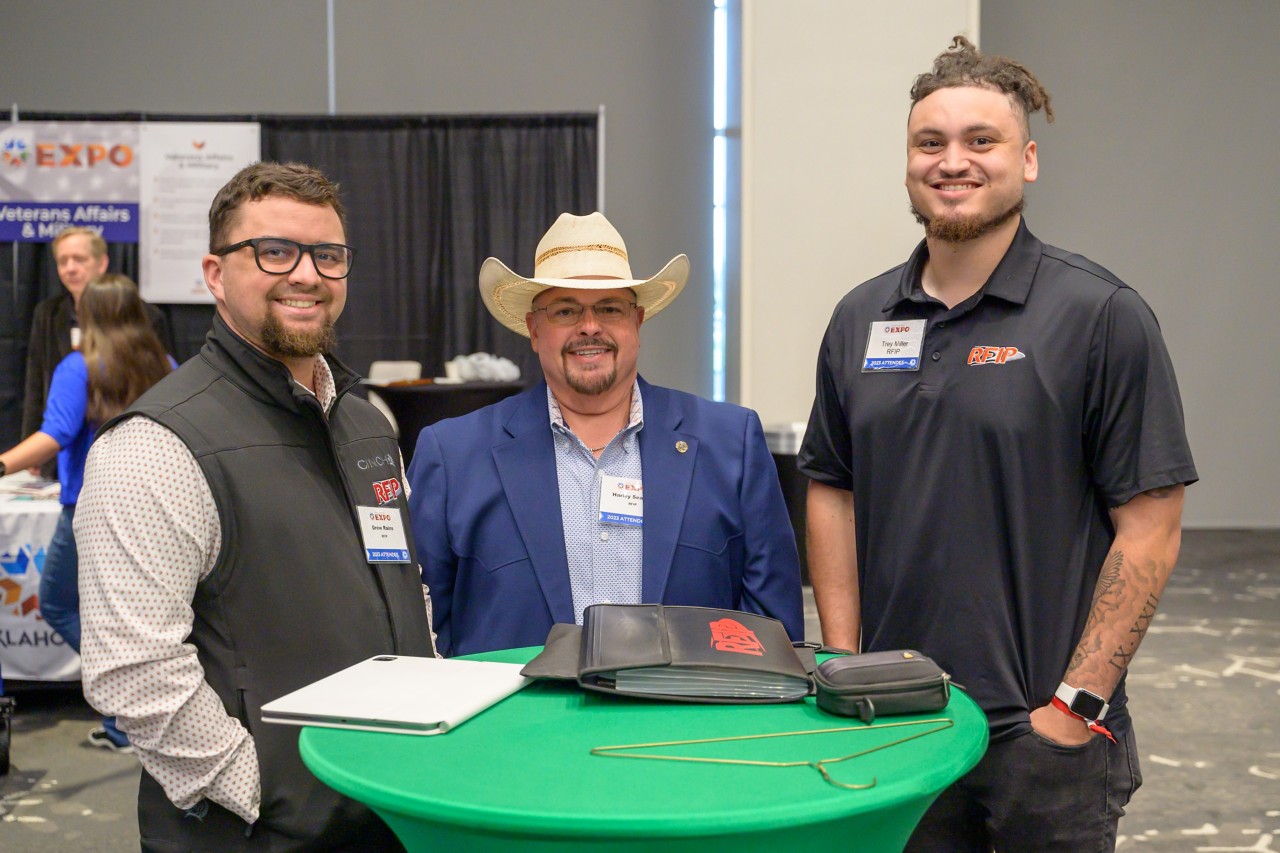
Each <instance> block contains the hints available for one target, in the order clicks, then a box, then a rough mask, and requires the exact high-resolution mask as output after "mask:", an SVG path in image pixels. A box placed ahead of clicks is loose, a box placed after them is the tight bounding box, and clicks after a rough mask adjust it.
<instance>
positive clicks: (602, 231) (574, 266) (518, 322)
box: [480, 212, 689, 338]
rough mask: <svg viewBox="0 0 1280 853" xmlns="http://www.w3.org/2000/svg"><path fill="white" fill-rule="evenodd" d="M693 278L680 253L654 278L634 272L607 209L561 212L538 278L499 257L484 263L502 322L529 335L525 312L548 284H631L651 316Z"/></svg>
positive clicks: (543, 248) (539, 261)
mask: <svg viewBox="0 0 1280 853" xmlns="http://www.w3.org/2000/svg"><path fill="white" fill-rule="evenodd" d="M582 276H608V278H597V279H584V278H582ZM688 279H689V259H688V258H687V257H685V256H684V255H676V256H675V257H674V258H672V259H671V260H670V261H668V262H667V265H666V266H665V267H663V268H662V271H661V272H659V273H658V274H657V275H655V276H653V277H652V278H635V277H634V276H632V274H631V264H630V262H629V261H628V260H627V245H626V244H625V243H623V242H622V235H621V234H619V233H618V229H616V228H614V227H613V226H612V225H610V224H609V220H607V219H605V218H604V214H603V213H598V212H597V213H592V214H590V215H589V216H574V215H573V214H571V213H562V214H560V218H559V219H557V220H556V223H555V225H552V226H551V228H550V230H548V231H547V233H546V234H544V235H543V237H542V240H541V242H539V243H538V251H537V255H536V257H535V259H534V262H533V278H525V277H524V276H522V275H518V274H516V273H514V272H512V271H511V270H510V269H509V268H508V267H507V265H506V264H504V263H503V262H502V261H500V260H498V259H497V258H488V259H486V260H485V262H484V264H483V265H482V266H481V267H480V298H481V299H483V300H484V304H485V307H486V308H488V309H489V313H490V314H492V315H493V316H494V317H495V318H496V319H497V321H498V322H499V323H501V324H502V325H504V326H506V327H507V328H508V329H510V330H511V331H513V332H518V333H520V334H522V335H524V336H525V337H526V338H527V337H529V328H528V326H527V324H526V323H525V320H524V317H525V315H526V314H528V313H529V311H530V310H531V309H532V308H533V298H534V297H535V296H537V295H538V294H539V293H541V292H542V291H544V290H546V289H548V288H551V287H572V288H575V289H577V290H612V289H614V288H616V287H629V288H631V290H633V291H634V292H635V294H636V304H637V305H638V306H640V307H641V308H643V309H644V316H645V319H648V318H650V317H652V316H653V315H655V314H657V313H658V312H659V311H661V310H662V309H663V308H666V307H667V306H668V305H670V304H671V303H672V302H673V301H674V300H675V298H676V297H677V296H679V295H680V291H681V290H683V289H684V284H685V282H686V281H688Z"/></svg>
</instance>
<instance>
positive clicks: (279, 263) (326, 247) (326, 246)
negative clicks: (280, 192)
mask: <svg viewBox="0 0 1280 853" xmlns="http://www.w3.org/2000/svg"><path fill="white" fill-rule="evenodd" d="M245 246H252V247H253V259H254V260H255V261H257V263H258V269H260V270H262V271H263V272H265V273H270V274H271V275H287V274H289V273H291V272H293V271H294V270H295V269H297V267H298V263H299V262H300V261H301V260H302V253H303V252H310V253H311V262H312V263H313V264H315V265H316V272H318V273H320V275H322V276H324V277H325V278H346V277H347V276H348V275H350V274H351V264H352V261H354V259H355V249H352V248H351V247H350V246H344V245H342V244H341V243H310V244H308V243H299V242H297V241H295V240H286V239H285V238H283V237H254V238H253V239H252V240H241V241H240V242H239V243H233V244H231V245H230V246H223V247H222V248H221V249H214V250H213V254H215V255H229V254H231V253H232V252H237V251H239V250H240V249H243V248H244V247H245Z"/></svg>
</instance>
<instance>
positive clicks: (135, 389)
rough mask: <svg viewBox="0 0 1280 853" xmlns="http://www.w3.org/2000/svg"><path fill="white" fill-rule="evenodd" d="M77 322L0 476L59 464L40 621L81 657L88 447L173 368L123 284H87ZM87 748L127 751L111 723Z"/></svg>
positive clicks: (0, 462) (1, 460) (2, 461)
mask: <svg viewBox="0 0 1280 853" xmlns="http://www.w3.org/2000/svg"><path fill="white" fill-rule="evenodd" d="M76 316H77V320H78V322H79V325H80V329H81V339H80V350H79V351H78V352H72V353H71V354H70V355H68V356H67V357H66V358H64V359H63V360H62V361H61V362H60V363H59V364H58V367H57V369H56V370H54V373H53V382H52V383H51V385H50V386H49V396H48V403H47V404H46V405H45V410H44V422H43V423H42V424H41V426H40V430H39V431H38V432H35V433H32V434H31V435H30V436H29V437H27V438H26V439H25V440H24V441H22V443H20V444H18V445H16V446H15V447H13V448H12V449H11V450H8V451H6V452H4V453H0V475H2V474H4V473H6V472H7V471H17V470H21V469H23V468H30V467H32V466H35V465H41V464H43V463H45V462H46V461H48V460H49V459H52V458H53V456H54V455H55V454H56V455H57V457H58V480H59V481H60V482H61V484H62V495H61V501H62V515H61V516H60V517H59V518H58V525H57V527H56V528H55V530H54V532H53V538H52V539H51V540H50V542H49V547H48V548H47V549H46V550H45V558H44V570H43V571H42V573H41V577H40V613H41V615H42V616H43V617H44V619H45V621H46V622H48V623H49V625H50V626H51V627H52V628H54V630H56V631H57V632H58V633H59V634H61V635H62V638H63V639H64V640H66V641H67V645H69V646H71V647H72V648H73V649H75V650H76V651H77V652H79V651H80V591H79V588H78V577H77V575H78V570H77V554H76V540H75V534H74V532H73V530H72V526H71V525H72V520H73V519H74V518H75V513H76V499H77V498H78V497H79V496H80V486H81V484H82V483H83V481H84V461H85V457H86V456H88V455H89V445H90V444H91V443H92V442H93V436H94V433H95V432H96V431H97V428H98V426H99V425H100V424H103V423H105V422H106V421H108V420H110V419H111V418H113V417H115V416H116V415H118V414H120V413H121V412H123V411H124V410H125V409H126V408H128V407H129V406H130V405H131V404H132V403H133V401H134V400H136V399H137V398H138V397H139V396H140V395H141V394H142V392H143V391H145V390H147V389H148V388H150V387H151V386H152V385H154V384H155V383H156V382H158V381H159V380H160V379H161V378H163V377H164V376H165V375H166V374H167V373H168V372H169V371H170V370H172V369H173V368H174V367H176V366H177V364H176V363H175V362H174V361H173V359H172V358H171V357H169V355H167V354H166V353H165V351H164V347H163V346H162V345H161V344H160V340H159V339H158V338H157V337H156V335H155V332H154V331H153V330H152V328H151V322H150V320H148V319H147V315H146V311H145V309H144V308H143V303H142V299H141V297H139V296H138V286H137V285H136V284H134V283H133V281H132V279H130V278H128V277H127V276H123V275H114V274H108V275H104V276H102V277H101V278H99V279H98V280H97V281H95V282H93V283H91V284H90V285H89V286H88V287H86V288H85V290H84V293H83V294H82V295H81V296H80V302H79V304H78V305H77V306H76ZM89 742H90V743H92V744H93V745H95V746H103V747H107V748H109V749H112V750H116V751H122V750H127V749H130V747H129V739H128V738H127V737H126V736H125V735H124V734H122V733H121V732H119V731H118V730H116V728H115V720H113V719H107V720H104V721H103V727H102V728H100V729H94V730H93V731H92V732H90V733H89Z"/></svg>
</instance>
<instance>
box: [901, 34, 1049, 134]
mask: <svg viewBox="0 0 1280 853" xmlns="http://www.w3.org/2000/svg"><path fill="white" fill-rule="evenodd" d="M955 86H979V87H981V88H984V89H994V90H995V91H997V92H1003V93H1005V94H1006V95H1008V96H1009V97H1010V98H1011V99H1012V100H1013V102H1014V103H1016V104H1017V105H1018V106H1020V107H1021V108H1022V127H1023V132H1024V133H1029V132H1030V124H1029V123H1028V121H1027V119H1028V117H1029V116H1030V115H1031V113H1034V112H1039V111H1040V110H1041V109H1043V110H1044V117H1045V119H1046V120H1048V121H1049V122H1050V123H1052V122H1053V107H1052V106H1051V105H1050V104H1049V92H1048V90H1046V89H1045V87H1044V84H1043V83H1041V82H1040V81H1039V80H1038V79H1036V75H1034V74H1032V73H1031V71H1030V70H1029V69H1028V68H1027V66H1025V65H1023V64H1022V63H1021V62H1016V61H1014V60H1012V59H1010V58H1008V57H1007V56H989V55H987V54H985V53H983V52H982V51H980V50H978V48H977V46H975V45H974V43H973V42H971V41H969V40H968V39H967V38H965V37H964V36H956V37H955V38H953V39H952V40H951V46H950V47H949V48H947V49H946V50H944V51H943V52H942V53H940V54H938V56H937V58H936V59H934V60H933V70H931V71H927V72H925V73H924V74H921V75H920V76H919V77H917V78H916V80H915V83H913V84H912V86H911V106H913V107H914V106H915V105H916V104H918V103H920V102H921V101H922V100H924V99H925V98H927V97H929V96H930V95H932V94H933V93H934V92H936V91H938V90H939V89H949V88H953V87H955Z"/></svg>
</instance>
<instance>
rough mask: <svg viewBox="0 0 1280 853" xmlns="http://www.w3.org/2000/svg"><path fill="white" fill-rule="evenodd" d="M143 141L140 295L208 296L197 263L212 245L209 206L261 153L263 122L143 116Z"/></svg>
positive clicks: (161, 299)
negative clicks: (164, 119) (148, 118)
mask: <svg viewBox="0 0 1280 853" xmlns="http://www.w3.org/2000/svg"><path fill="white" fill-rule="evenodd" d="M140 145H141V149H142V151H143V154H144V156H143V157H142V158H141V193H140V201H141V206H142V227H141V234H140V235H139V249H140V258H139V267H140V278H141V280H140V281H139V282H138V285H139V287H140V288H141V290H142V298H143V299H145V300H147V301H148V302H157V303H162V304H163V303H174V302H185V303H212V302H213V297H212V296H211V295H210V294H209V291H208V289H207V288H206V287H205V285H204V275H203V274H202V272H201V270H200V259H201V258H202V257H204V255H205V253H207V252H208V251H209V205H210V203H211V202H212V201H213V197H214V195H216V194H217V192H218V190H219V189H221V188H222V185H223V184H225V183H226V182H227V181H228V180H230V179H231V177H232V175H234V174H235V173H236V172H238V171H240V169H242V168H244V167H245V166H247V165H249V164H250V163H253V162H255V161H257V160H258V159H260V158H261V156H262V147H261V128H260V127H259V125H257V124H254V123H249V122H211V123H207V124H197V123H187V122H145V123H143V124H142V125H141V140H140Z"/></svg>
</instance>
